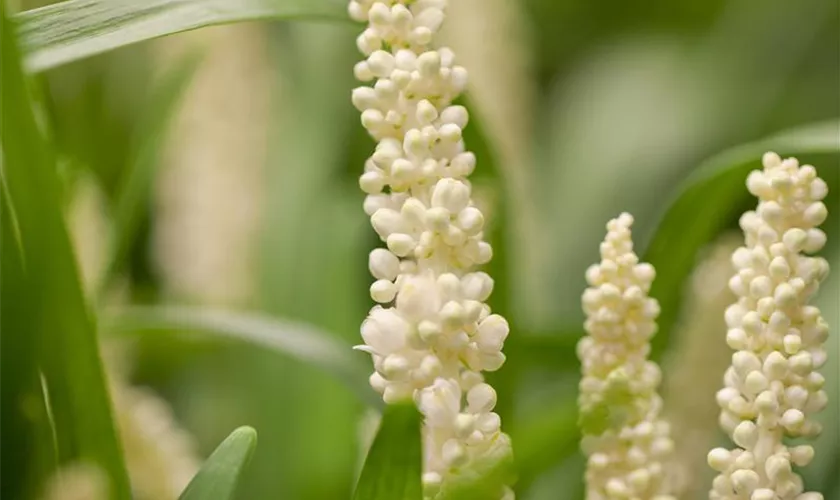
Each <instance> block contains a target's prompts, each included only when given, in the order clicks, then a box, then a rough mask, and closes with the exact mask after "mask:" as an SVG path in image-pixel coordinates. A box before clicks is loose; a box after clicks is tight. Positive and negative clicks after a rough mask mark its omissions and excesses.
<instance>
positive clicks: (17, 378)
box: [0, 186, 56, 498]
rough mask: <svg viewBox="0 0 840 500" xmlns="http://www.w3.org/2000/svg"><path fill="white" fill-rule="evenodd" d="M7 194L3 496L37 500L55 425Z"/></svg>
mask: <svg viewBox="0 0 840 500" xmlns="http://www.w3.org/2000/svg"><path fill="white" fill-rule="evenodd" d="M8 201H9V200H8V197H7V195H6V190H5V189H4V188H3V187H2V186H0V231H2V234H1V235H0V282H2V284H0V435H2V436H3V455H2V460H0V476H2V477H3V481H2V482H0V497H3V498H34V497H35V496H36V495H37V491H38V487H39V486H40V485H41V484H42V483H43V481H44V480H45V478H46V477H48V476H49V475H50V474H51V473H52V471H53V470H54V469H55V465H56V464H55V450H54V449H53V446H52V426H51V424H50V422H49V417H48V416H47V409H46V403H45V401H44V393H43V391H42V390H41V380H40V376H39V372H38V360H37V352H36V350H37V343H36V342H35V341H36V340H37V339H36V338H35V337H34V336H33V335H29V334H28V333H29V330H28V325H29V323H31V318H32V311H31V307H32V304H33V301H32V299H31V298H30V297H29V296H28V294H29V293H30V292H31V290H30V289H28V288H27V287H26V276H25V273H24V267H23V260H22V255H21V253H20V247H19V245H18V240H17V234H16V232H15V223H14V220H13V217H12V214H11V210H10V208H9V206H8Z"/></svg>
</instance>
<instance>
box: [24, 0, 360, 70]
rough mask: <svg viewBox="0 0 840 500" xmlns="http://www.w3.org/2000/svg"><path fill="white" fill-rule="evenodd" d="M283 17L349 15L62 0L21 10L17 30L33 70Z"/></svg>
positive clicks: (246, 4)
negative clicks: (213, 28)
mask: <svg viewBox="0 0 840 500" xmlns="http://www.w3.org/2000/svg"><path fill="white" fill-rule="evenodd" d="M284 19H302V20H318V19H329V20H336V21H345V22H347V21H349V20H350V19H349V17H348V16H347V7H346V2H344V1H343V0H146V1H142V2H137V1H133V0H68V1H66V2H60V3H56V4H52V5H48V6H46V7H41V8H38V9H33V10H29V11H25V12H22V13H21V14H20V15H19V21H20V31H19V35H20V37H21V40H22V45H23V50H24V53H25V54H26V58H25V59H26V66H27V68H28V69H29V70H30V71H35V72H38V71H44V70H47V69H50V68H54V67H56V66H61V65H62V64H67V63H69V62H72V61H77V60H79V59H84V58H86V57H90V56H93V55H96V54H101V53H103V52H107V51H110V50H113V49H118V48H120V47H125V46H127V45H131V44H134V43H138V42H143V41H146V40H151V39H153V38H158V37H162V36H166V35H172V34H175V33H180V32H183V31H189V30H193V29H197V28H202V27H205V26H213V25H219V24H228V23H235V22H242V21H259V20H284Z"/></svg>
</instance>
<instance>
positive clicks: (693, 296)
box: [660, 231, 743, 499]
mask: <svg viewBox="0 0 840 500" xmlns="http://www.w3.org/2000/svg"><path fill="white" fill-rule="evenodd" d="M742 240H743V238H742V237H741V235H740V234H738V233H737V232H735V231H732V232H727V233H726V234H725V235H724V236H722V237H720V238H718V239H717V241H715V242H714V243H712V244H711V246H710V247H709V248H708V249H707V250H706V251H704V252H703V253H704V254H705V255H703V256H702V260H700V261H699V262H698V264H697V265H696V266H695V268H694V270H693V271H692V275H691V279H690V280H689V285H688V286H687V287H686V288H687V289H686V293H687V297H686V299H685V300H684V301H683V307H682V309H681V311H680V321H679V324H678V325H676V328H675V329H674V331H673V333H672V334H671V335H672V339H674V340H672V342H673V344H674V345H673V347H670V348H669V351H670V354H669V356H668V359H667V360H666V361H664V362H663V368H664V370H665V371H666V372H668V377H667V378H666V379H665V382H664V384H663V388H662V389H661V390H660V393H661V394H662V397H663V398H664V399H665V401H667V402H668V405H667V406H666V408H665V413H664V416H665V418H666V419H667V420H668V421H669V422H671V435H672V436H673V439H674V456H673V464H674V467H673V468H672V470H673V472H674V480H675V484H674V489H673V490H672V494H674V495H675V496H677V497H678V498H687V499H691V498H694V499H696V498H700V497H699V495H700V494H703V493H705V494H708V491H709V487H708V484H709V481H711V477H712V471H711V470H709V469H707V468H706V453H707V452H708V450H709V443H714V442H716V440H718V439H719V437H718V436H719V434H720V428H719V427H718V425H717V416H718V413H719V412H720V409H719V408H718V406H717V404H716V403H715V398H714V395H715V393H716V392H717V391H718V389H720V382H719V380H718V378H717V377H715V376H711V377H710V376H706V374H709V373H712V374H714V373H722V372H723V371H724V370H725V369H726V367H727V366H729V354H730V351H729V347H727V345H726V342H725V340H724V339H723V337H722V336H719V335H714V334H712V333H713V332H719V331H723V330H725V328H726V327H725V323H724V321H723V312H724V311H725V310H726V308H727V307H728V306H729V305H730V304H732V301H733V300H734V295H733V294H732V292H730V291H729V288H728V283H729V278H731V277H732V252H733V251H735V249H736V248H738V246H739V245H740V243H741V241H742ZM689 387H690V388H691V390H686V388H689Z"/></svg>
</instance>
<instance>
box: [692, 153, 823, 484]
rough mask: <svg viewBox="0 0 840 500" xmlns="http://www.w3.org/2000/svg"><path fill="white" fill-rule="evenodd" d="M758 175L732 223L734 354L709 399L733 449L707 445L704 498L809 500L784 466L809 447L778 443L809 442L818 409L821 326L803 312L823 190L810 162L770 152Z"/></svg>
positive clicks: (813, 270)
mask: <svg viewBox="0 0 840 500" xmlns="http://www.w3.org/2000/svg"><path fill="white" fill-rule="evenodd" d="M762 162H763V166H764V169H763V171H758V170H757V171H754V172H752V173H751V174H750V175H749V177H748V179H747V188H748V189H749V191H750V193H752V194H753V195H754V196H756V197H757V198H758V199H759V203H758V207H757V209H756V210H755V211H749V212H747V213H745V214H744V215H743V216H742V217H741V221H740V225H741V228H742V229H743V231H744V235H745V245H744V246H743V247H740V248H738V249H737V250H736V251H735V252H734V253H733V255H732V263H733V264H734V266H735V270H736V274H735V275H734V276H733V277H732V279H731V280H730V282H729V287H730V288H731V289H732V291H733V292H734V293H735V294H736V295H737V296H738V301H737V302H736V303H735V304H733V305H732V306H730V307H729V308H728V309H727V310H726V314H725V319H726V324H727V327H728V331H727V334H726V342H727V344H729V346H730V347H731V348H732V349H733V350H734V351H735V353H734V354H733V355H732V365H731V366H730V367H729V368H728V369H727V370H726V374H725V376H724V384H725V387H724V388H723V389H722V390H720V391H719V392H718V394H717V401H718V404H719V405H720V407H721V409H722V411H721V414H720V424H721V426H722V427H723V428H724V430H726V431H727V432H728V433H729V434H730V436H731V437H732V440H733V441H734V442H735V444H736V445H737V447H736V448H735V449H734V450H731V451H730V450H726V449H723V448H716V449H714V450H712V451H711V452H710V453H709V456H708V461H709V465H711V467H712V468H713V469H715V470H717V471H718V472H719V473H720V474H719V475H718V476H717V477H716V478H715V480H714V483H713V486H712V491H711V492H710V495H709V497H710V498H712V499H715V500H718V499H719V500H794V499H796V500H817V499H822V495H821V494H819V493H804V490H805V488H804V485H803V483H802V478H801V477H800V476H799V474H797V473H796V472H794V470H793V467H795V466H799V467H802V466H805V465H807V464H808V463H809V462H810V461H811V459H812V458H813V457H814V449H813V447H811V446H809V445H798V446H793V445H788V444H787V443H786V442H785V437H786V436H787V437H815V436H817V435H818V434H819V433H820V431H821V428H820V425H819V424H818V423H817V422H815V421H814V420H812V419H811V416H812V415H813V414H814V413H816V412H819V411H820V410H822V409H823V408H824V407H825V406H826V403H827V397H826V394H825V391H823V390H822V386H823V383H824V382H825V379H824V378H823V376H822V375H820V373H819V372H818V371H817V369H818V368H819V367H821V366H822V365H823V364H824V363H825V361H826V351H825V347H824V343H825V340H826V338H827V337H828V325H827V324H826V323H825V321H824V320H823V319H822V317H821V316H820V311H819V310H818V309H817V308H816V307H813V306H809V305H808V300H809V298H810V297H811V296H812V295H813V294H814V293H816V291H817V289H818V288H819V282H820V281H821V280H822V279H823V278H824V277H825V276H826V274H827V273H828V263H827V262H826V261H825V260H824V259H822V258H819V257H810V256H808V255H807V254H812V253H814V252H817V251H819V250H820V249H821V248H822V247H823V245H825V239H826V238H825V233H824V232H822V231H821V230H820V229H818V228H817V226H818V225H820V224H821V223H822V222H823V221H824V220H825V218H826V207H825V205H824V204H823V203H822V201H821V200H822V199H823V198H825V196H826V194H827V193H828V188H827V186H826V183H825V182H824V181H823V180H822V179H820V178H819V177H817V172H816V170H815V169H814V167H812V166H810V165H803V166H801V167H800V166H799V162H798V161H797V160H796V159H794V158H789V159H786V160H784V161H782V159H781V158H779V156H778V155H776V154H775V153H767V154H765V155H764V158H763V161H762Z"/></svg>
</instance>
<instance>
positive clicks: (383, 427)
mask: <svg viewBox="0 0 840 500" xmlns="http://www.w3.org/2000/svg"><path fill="white" fill-rule="evenodd" d="M420 425H421V418H420V413H419V412H418V411H417V409H416V408H415V407H414V405H412V404H410V403H406V404H399V405H389V406H387V407H386V408H385V411H384V413H383V415H382V423H381V424H380V425H379V432H377V434H376V438H375V439H374V440H373V445H372V446H371V447H370V451H369V452H368V455H367V458H366V459H365V465H364V468H362V473H361V475H360V476H359V482H358V484H356V492H355V493H354V494H353V500H420V499H422V498H423V491H422V486H421V480H420V477H421V474H422V467H423V463H422V462H423V460H422V448H421V441H420Z"/></svg>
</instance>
